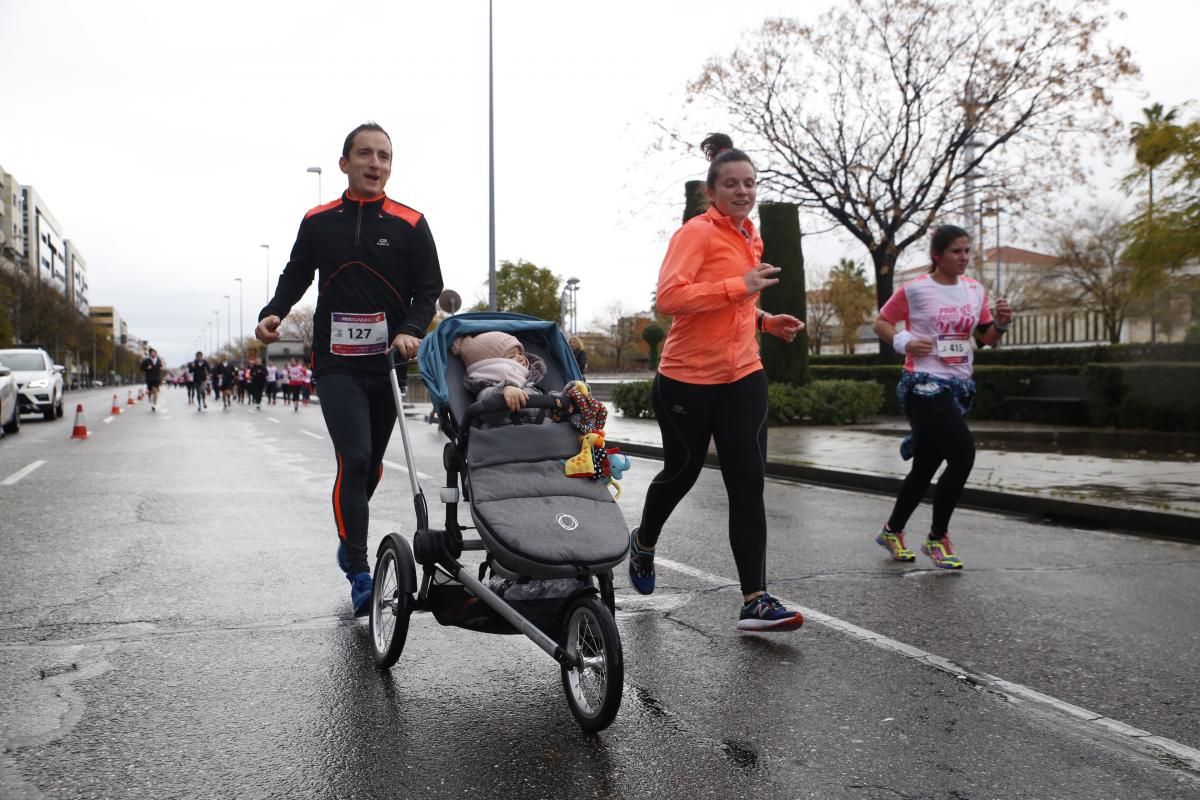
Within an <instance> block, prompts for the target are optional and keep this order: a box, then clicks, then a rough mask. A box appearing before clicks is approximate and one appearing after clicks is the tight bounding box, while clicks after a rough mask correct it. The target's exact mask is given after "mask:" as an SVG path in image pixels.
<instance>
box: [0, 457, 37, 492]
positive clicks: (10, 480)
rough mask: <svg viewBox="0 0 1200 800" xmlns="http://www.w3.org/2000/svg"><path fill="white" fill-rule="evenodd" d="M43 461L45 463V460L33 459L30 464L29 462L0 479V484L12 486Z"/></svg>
mask: <svg viewBox="0 0 1200 800" xmlns="http://www.w3.org/2000/svg"><path fill="white" fill-rule="evenodd" d="M45 463H46V462H45V461H35V462H33V463H32V464H30V465H29V466H28V467H25V468H24V469H20V470H17V471H16V472H14V473H13V474H12V475H9V476H8V477H7V478H5V479H4V480H3V481H0V486H12V485H13V484H14V483H16V482H17V481H19V480H21V478H24V477H25V476H26V475H28V474H29V473H31V472H33V471H34V470H35V469H37V468H38V467H40V466H41V465H42V464H45Z"/></svg>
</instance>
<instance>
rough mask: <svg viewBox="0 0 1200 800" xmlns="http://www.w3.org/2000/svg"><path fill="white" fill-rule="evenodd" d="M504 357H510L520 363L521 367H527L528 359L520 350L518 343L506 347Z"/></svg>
mask: <svg viewBox="0 0 1200 800" xmlns="http://www.w3.org/2000/svg"><path fill="white" fill-rule="evenodd" d="M504 357H505V358H511V359H512V360H513V361H516V362H517V363H518V364H520V365H521V366H522V367H525V368H526V369H528V368H529V359H527V358H526V357H525V353H524V352H522V350H521V348H520V347H519V346H518V345H515V344H514V345H513V346H512V347H510V348H508V351H507V352H506V353H505V354H504Z"/></svg>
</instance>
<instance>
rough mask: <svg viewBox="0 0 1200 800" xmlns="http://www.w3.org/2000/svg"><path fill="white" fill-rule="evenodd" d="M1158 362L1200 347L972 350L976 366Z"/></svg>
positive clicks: (878, 359)
mask: <svg viewBox="0 0 1200 800" xmlns="http://www.w3.org/2000/svg"><path fill="white" fill-rule="evenodd" d="M902 360H903V359H901V358H900V356H898V355H896V354H895V353H892V352H886V351H885V352H883V353H857V354H855V355H819V356H812V357H811V358H810V359H809V364H810V366H812V367H832V366H845V367H870V366H878V365H884V364H900V363H901V362H902ZM1161 361H1171V362H1175V361H1187V362H1200V344H1197V343H1174V344H1115V345H1086V346H1084V347H1003V346H1002V347H999V348H991V347H984V348H981V349H979V350H976V351H975V364H976V365H977V366H988V365H996V366H1052V365H1053V366H1077V367H1082V366H1083V365H1085V364H1141V363H1148V362H1161Z"/></svg>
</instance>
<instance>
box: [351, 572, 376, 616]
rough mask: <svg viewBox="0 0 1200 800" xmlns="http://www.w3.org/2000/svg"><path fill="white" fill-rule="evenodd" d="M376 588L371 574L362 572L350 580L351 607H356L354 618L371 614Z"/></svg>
mask: <svg viewBox="0 0 1200 800" xmlns="http://www.w3.org/2000/svg"><path fill="white" fill-rule="evenodd" d="M374 586H375V581H374V580H373V579H372V578H371V573H369V572H360V573H358V574H357V575H355V576H354V577H353V578H351V579H350V605H352V606H353V607H354V616H356V617H365V616H366V615H367V614H370V613H371V593H372V590H373V589H374Z"/></svg>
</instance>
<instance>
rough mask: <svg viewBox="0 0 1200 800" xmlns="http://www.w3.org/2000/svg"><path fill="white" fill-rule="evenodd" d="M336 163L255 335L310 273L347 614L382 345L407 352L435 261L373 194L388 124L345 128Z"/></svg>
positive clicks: (293, 299) (387, 421) (416, 223)
mask: <svg viewBox="0 0 1200 800" xmlns="http://www.w3.org/2000/svg"><path fill="white" fill-rule="evenodd" d="M338 166H340V167H341V170H342V172H343V173H345V175H346V177H347V184H348V185H347V189H346V191H345V192H344V193H343V194H342V196H341V197H339V198H338V199H337V200H334V201H333V202H331V203H327V204H325V205H322V206H318V207H316V208H314V209H312V210H311V211H309V212H308V213H307V214H306V215H305V216H304V220H303V221H302V222H301V223H300V231H299V233H298V234H297V235H296V243H295V244H294V245H293V246H292V254H291V257H290V259H289V261H288V264H287V266H286V267H284V270H283V274H281V275H280V276H279V283H278V285H277V286H276V289H275V296H274V297H273V298H272V299H271V301H270V302H269V303H267V305H266V306H265V307H264V308H263V309H262V311H260V312H259V314H258V319H259V323H258V327H257V328H256V329H255V331H254V335H255V336H257V337H258V339H259V341H261V342H264V343H270V342H274V341H278V339H279V325H280V322H281V321H282V319H283V318H284V317H286V316H287V314H288V312H289V311H291V309H292V306H293V305H295V304H296V303H297V302H298V301H299V300H300V298H301V296H303V294H304V292H305V290H307V289H308V287H309V286H310V285H311V284H312V281H313V276H314V275H315V274H316V273H317V272H318V271H319V272H320V279H319V281H318V284H317V285H318V294H317V307H316V312H315V314H314V319H313V367H314V369H315V377H316V379H317V380H318V381H319V382H320V385H321V414H322V415H323V416H324V418H325V427H326V428H327V429H328V431H329V438H330V439H331V440H332V441H333V446H334V451H335V454H336V457H337V477H336V480H335V481H334V486H333V516H334V520H335V522H336V524H337V531H338V538H339V539H340V543H339V545H338V551H337V562H338V566H339V567H340V568H341V569H342V571H343V572H344V573H345V575H346V579H347V580H349V581H350V601H351V604H352V605H353V608H354V614H355V615H356V616H364V615H366V614H367V613H368V611H369V610H370V605H371V602H370V601H371V572H370V563H369V562H368V560H367V505H368V501H369V500H370V498H371V494H372V493H373V492H374V491H375V487H376V486H377V485H378V484H379V479H380V477H381V476H382V474H383V455H384V451H385V450H386V449H387V443H388V439H389V438H390V437H391V433H392V428H394V427H395V425H396V406H395V403H394V401H393V400H392V390H391V384H390V382H389V380H388V375H387V357H386V355H385V354H386V352H387V351H388V349H389V348H392V349H395V350H396V351H397V353H398V355H399V356H400V357H401V358H403V359H412V358H414V357H416V355H417V347H418V346H419V345H420V343H421V337H423V336H424V335H425V330H426V328H428V327H429V323H430V321H431V320H432V319H433V312H434V304H435V303H436V301H437V297H438V295H439V294H440V293H441V291H442V271H441V266H440V264H439V263H438V257H437V249H436V247H435V246H434V243H433V234H432V233H430V230H429V224H428V223H427V222H426V220H425V217H424V216H423V215H422V214H421V213H420V212H419V211H414V210H413V209H411V208H409V207H408V206H404V205H401V204H400V203H397V202H395V201H394V200H391V199H390V198H388V197H387V196H386V195H384V193H383V190H384V186H385V185H386V184H387V180H388V178H389V177H390V175H391V172H392V140H391V137H389V136H388V135H387V132H386V131H384V130H383V128H381V127H379V125H376V124H375V123H372V122H369V123H366V124H365V125H359V126H358V127H357V128H355V129H354V130H352V131H351V132H350V134H349V135H348V136H347V137H346V141H345V143H344V144H343V146H342V157H341V159H339V160H338ZM299 391H300V390H296V394H299Z"/></svg>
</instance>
